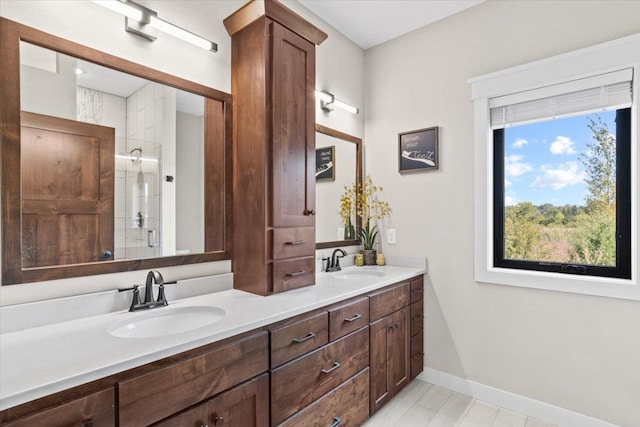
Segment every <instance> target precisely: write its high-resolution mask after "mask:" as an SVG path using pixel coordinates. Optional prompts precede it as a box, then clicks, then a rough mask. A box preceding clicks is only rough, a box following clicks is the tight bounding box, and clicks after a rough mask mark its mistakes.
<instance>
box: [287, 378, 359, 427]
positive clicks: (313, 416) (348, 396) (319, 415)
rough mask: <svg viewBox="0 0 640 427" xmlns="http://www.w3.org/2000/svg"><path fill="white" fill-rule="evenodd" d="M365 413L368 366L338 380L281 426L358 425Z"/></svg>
mask: <svg viewBox="0 0 640 427" xmlns="http://www.w3.org/2000/svg"><path fill="white" fill-rule="evenodd" d="M368 417H369V369H365V370H364V371H362V372H360V373H359V374H358V375H356V376H355V377H353V378H350V379H349V380H347V381H346V382H344V383H342V384H341V385H340V386H338V388H336V389H334V390H332V391H330V392H329V393H327V394H326V395H325V396H323V397H322V398H320V399H319V400H317V401H315V402H314V403H313V404H311V405H310V406H308V407H307V408H305V409H303V410H302V411H300V412H298V413H297V414H295V415H294V416H292V417H291V418H289V419H288V420H286V421H285V422H284V423H282V424H281V426H286V427H298V426H330V425H340V426H359V425H362V424H363V423H364V422H365V420H366V419H367V418H368Z"/></svg>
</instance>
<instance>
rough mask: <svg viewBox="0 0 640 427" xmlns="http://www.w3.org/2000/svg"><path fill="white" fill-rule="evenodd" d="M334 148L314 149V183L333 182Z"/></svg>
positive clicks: (333, 146) (334, 176)
mask: <svg viewBox="0 0 640 427" xmlns="http://www.w3.org/2000/svg"><path fill="white" fill-rule="evenodd" d="M335 156H336V146H335V145H332V146H330V147H322V148H316V181H335V179H336V173H335V172H336V170H335V166H336V159H335Z"/></svg>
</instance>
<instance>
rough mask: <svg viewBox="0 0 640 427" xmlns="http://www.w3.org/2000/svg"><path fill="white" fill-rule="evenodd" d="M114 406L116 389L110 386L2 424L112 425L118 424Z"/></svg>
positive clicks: (19, 426) (35, 426) (33, 426)
mask: <svg viewBox="0 0 640 427" xmlns="http://www.w3.org/2000/svg"><path fill="white" fill-rule="evenodd" d="M114 406H115V397H114V390H113V388H109V389H107V390H102V391H99V392H97V393H93V394H89V395H87V396H84V397H81V398H79V399H74V400H72V401H70V402H67V403H64V404H62V405H60V406H56V407H55V408H51V409H46V410H43V411H40V412H36V413H35V414H32V415H27V416H26V417H22V418H19V419H17V420H15V421H12V422H8V423H3V424H2V425H3V426H6V427H38V426H42V427H58V426H59V427H63V426H64V427H66V426H78V427H85V426H86V427H89V426H93V427H111V426H115V425H116V419H115V410H114Z"/></svg>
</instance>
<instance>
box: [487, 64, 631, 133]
mask: <svg viewBox="0 0 640 427" xmlns="http://www.w3.org/2000/svg"><path fill="white" fill-rule="evenodd" d="M632 81H633V70H632V69H631V68H628V69H625V70H620V71H616V72H612V73H607V74H603V75H599V76H594V77H589V78H586V79H580V80H575V81H572V82H567V83H562V84H559V85H553V86H548V87H545V88H540V89H536V90H532V91H526V92H521V93H518V94H513V95H506V96H501V97H497V98H492V99H490V100H489V107H490V112H491V128H492V129H498V128H502V127H507V126H513V125H517V124H523V123H531V122H536V121H541V120H549V119H554V118H558V117H566V116H570V115H574V114H587V113H594V112H598V111H607V110H617V109H619V108H627V107H630V106H631V101H632Z"/></svg>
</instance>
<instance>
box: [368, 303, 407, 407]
mask: <svg viewBox="0 0 640 427" xmlns="http://www.w3.org/2000/svg"><path fill="white" fill-rule="evenodd" d="M370 339H371V343H370V345H371V349H370V351H371V359H370V365H371V366H370V371H371V391H370V411H371V414H373V413H374V412H376V411H377V410H378V409H380V408H381V407H382V406H383V405H384V404H385V403H387V402H388V401H389V399H391V398H392V397H393V396H395V395H396V394H397V393H398V392H399V391H400V390H401V389H402V388H403V387H404V386H405V385H407V383H408V382H409V376H410V363H409V343H410V342H409V308H408V307H404V308H402V309H400V310H398V311H395V312H393V313H392V314H389V315H387V316H385V317H383V318H382V319H379V320H377V321H375V322H373V323H372V324H371V325H370Z"/></svg>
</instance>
